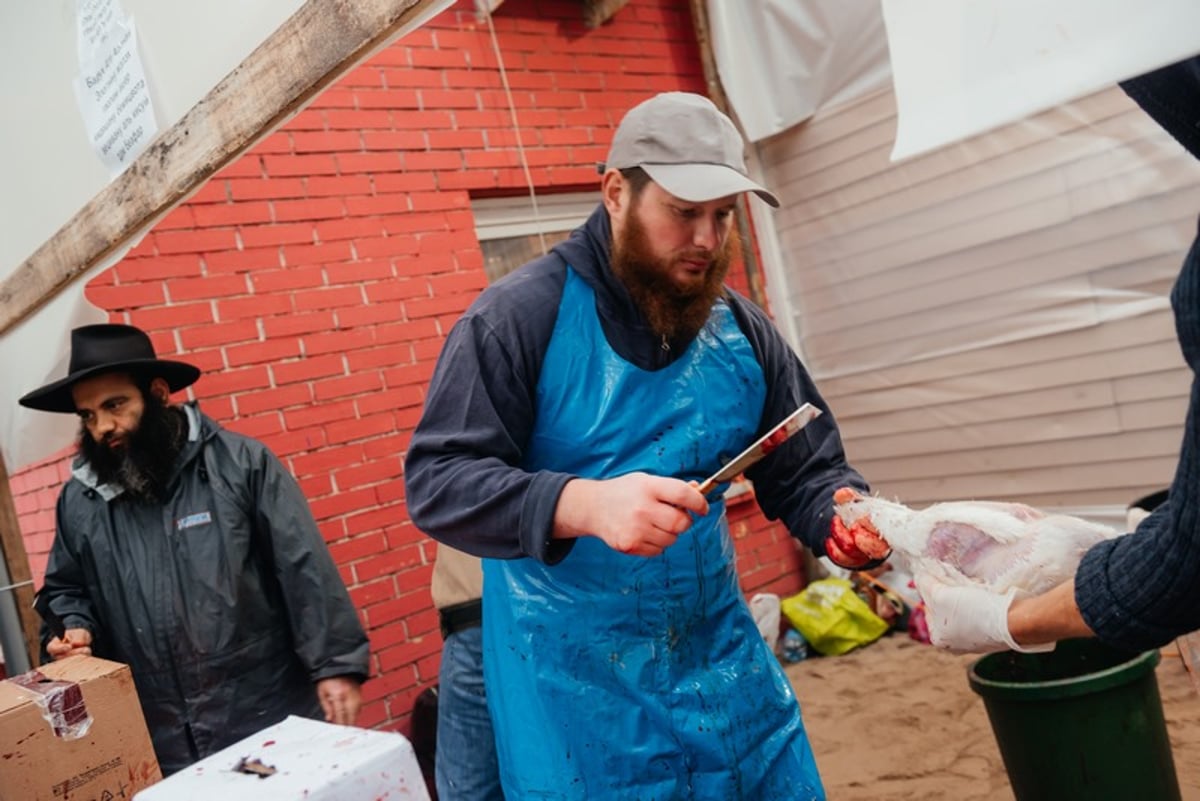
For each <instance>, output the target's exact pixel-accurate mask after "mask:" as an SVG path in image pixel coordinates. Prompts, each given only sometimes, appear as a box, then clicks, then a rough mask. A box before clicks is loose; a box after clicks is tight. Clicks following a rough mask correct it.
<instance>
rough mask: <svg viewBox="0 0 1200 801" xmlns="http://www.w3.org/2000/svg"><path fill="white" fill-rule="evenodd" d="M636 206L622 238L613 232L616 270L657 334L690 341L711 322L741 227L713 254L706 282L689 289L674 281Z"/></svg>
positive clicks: (668, 266)
mask: <svg viewBox="0 0 1200 801" xmlns="http://www.w3.org/2000/svg"><path fill="white" fill-rule="evenodd" d="M634 211H636V209H630V214H629V215H628V216H627V217H626V218H625V227H624V230H623V231H622V235H621V237H620V239H617V238H615V237H614V241H613V247H612V268H613V272H614V273H616V275H617V277H618V278H620V279H621V281H622V282H623V283H624V284H625V288H626V289H628V290H629V296H630V297H631V298H632V299H633V302H634V304H635V305H636V306H637V307H638V310H639V311H641V313H642V315H643V316H644V317H645V318H646V322H647V323H648V324H649V325H650V328H651V329H652V330H653V331H654V333H655V334H657V335H658V336H661V337H664V338H665V339H666V340H667V341H669V342H672V343H675V342H690V341H691V340H692V339H693V338H695V336H696V335H697V334H698V333H700V329H702V328H703V327H704V324H705V323H707V322H708V317H709V315H710V314H712V307H713V304H714V303H716V301H717V299H718V298H720V297H721V296H722V295H723V294H724V292H725V276H726V275H728V274H729V265H730V262H731V260H732V255H731V254H732V253H733V245H734V242H735V241H736V237H737V232H736V231H735V232H731V233H730V235H729V237H728V238H727V239H726V240H725V243H724V245H723V246H722V247H721V249H720V250H719V251H718V252H717V253H716V254H714V256H713V260H712V265H711V266H710V267H709V269H708V273H707V274H706V275H705V276H704V282H703V283H702V284H700V285H699V286H698V287H696V288H694V289H693V288H684V287H680V286H679V285H677V284H676V283H675V282H674V281H672V280H671V277H670V267H671V265H669V264H663V263H662V261H661V260H660V259H658V258H656V257H655V256H654V252H653V250H652V249H651V248H650V239H649V235H648V234H647V233H646V229H645V227H644V226H643V225H642V223H641V221H640V220H639V219H638V218H637V215H636V214H634V213H633V212H634Z"/></svg>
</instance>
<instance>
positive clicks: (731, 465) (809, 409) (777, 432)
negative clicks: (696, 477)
mask: <svg viewBox="0 0 1200 801" xmlns="http://www.w3.org/2000/svg"><path fill="white" fill-rule="evenodd" d="M820 416H821V410H820V409H818V408H817V407H816V406H813V405H812V404H811V403H805V404H804V405H802V406H801V407H800V408H799V409H797V410H796V411H794V412H792V413H791V414H789V415H788V416H787V417H785V418H783V421H782V422H780V423H779V424H778V425H776V426H775V427H774V428H772V429H771V430H770V431H768V432H767V433H765V434H763V435H762V436H761V437H759V438H758V439H756V440H755V441H754V442H753V443H752V444H751V445H750V447H748V448H746V450H744V451H742V452H741V453H739V454H738V455H737V458H735V459H733V460H732V461H730V462H727V463H726V464H725V466H724V467H722V468H721V469H720V470H718V471H717V472H715V473H713V474H712V475H711V476H709V477H708V478H706V479H704V483H702V484H701V485H700V492H701V494H703V495H707V494H708V493H710V492H712V489H713V487H715V486H716V485H718V484H720V483H722V482H724V481H731V480H732V479H733V478H734V477H736V476H737V475H738V474H740V473H744V472H746V469H747V468H749V467H750V466H751V465H753V464H754V463H755V462H757V461H758V460H759V459H761V458H763V457H764V456H766V455H767V454H768V453H770V452H771V451H773V450H775V449H776V448H778V447H779V446H780V445H782V444H783V443H784V442H787V441H788V440H789V439H791V438H792V436H793V435H794V434H795V433H796V432H797V431H799V430H800V429H802V428H804V427H805V426H806V425H808V424H809V423H811V422H812V421H813V420H815V419H816V418H818V417H820Z"/></svg>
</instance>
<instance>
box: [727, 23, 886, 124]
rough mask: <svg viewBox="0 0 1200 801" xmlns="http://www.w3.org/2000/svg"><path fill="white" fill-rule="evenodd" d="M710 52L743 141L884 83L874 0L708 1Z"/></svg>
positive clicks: (883, 51) (881, 34)
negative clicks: (869, 0) (711, 49)
mask: <svg viewBox="0 0 1200 801" xmlns="http://www.w3.org/2000/svg"><path fill="white" fill-rule="evenodd" d="M708 17H709V27H710V28H711V32H712V48H713V55H714V57H715V59H716V63H717V71H718V72H719V73H720V76H721V82H722V84H723V85H724V87H725V93H726V95H727V96H728V97H729V102H730V103H731V104H732V106H733V109H734V112H735V113H736V115H737V118H738V120H739V122H741V124H742V130H743V131H744V132H745V134H746V136H747V137H748V138H749V139H750V140H751V141H758V140H761V139H765V138H767V137H769V136H773V135H774V134H777V133H780V132H781V131H785V130H787V129H788V128H790V127H792V126H793V125H796V124H797V123H799V122H803V121H804V120H806V119H808V118H809V117H810V116H812V115H813V114H815V113H816V112H817V111H818V110H820V109H822V108H826V107H829V106H835V105H838V104H839V103H845V102H847V101H850V100H853V99H855V98H857V97H861V96H862V95H864V94H867V93H869V92H872V91H875V90H877V89H880V88H882V87H884V86H886V85H887V84H888V81H889V80H890V78H891V70H890V67H889V66H888V52H887V39H886V36H885V34H884V27H883V17H882V15H881V13H880V10H879V4H878V3H874V2H871V3H858V2H855V3H847V2H845V0H806V2H803V3H797V2H796V0H708Z"/></svg>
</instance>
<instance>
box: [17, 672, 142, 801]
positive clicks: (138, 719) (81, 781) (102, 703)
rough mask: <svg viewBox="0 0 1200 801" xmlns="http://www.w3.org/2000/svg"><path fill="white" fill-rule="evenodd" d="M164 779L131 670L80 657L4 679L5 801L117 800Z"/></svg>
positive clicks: (126, 797) (131, 795)
mask: <svg viewBox="0 0 1200 801" xmlns="http://www.w3.org/2000/svg"><path fill="white" fill-rule="evenodd" d="M161 778H162V773H161V772H160V771H159V768H158V760H156V759H155V758H154V749H153V747H152V746H151V744H150V734H149V733H148V732H147V731H146V722H145V720H144V719H143V718H142V707H141V705H140V704H139V703H138V699H137V693H136V692H135V690H134V687H133V676H132V675H131V674H130V672H129V667H128V666H127V665H122V664H119V663H117V662H109V661H108V660H105V659H96V658H95V657H90V656H75V657H71V658H70V659H64V660H62V661H60V662H54V663H52V664H49V665H45V666H43V667H40V668H37V669H35V670H31V671H29V672H28V673H22V674H21V675H19V676H13V677H12V678H10V679H7V680H5V681H2V682H0V801H92V799H114V801H118V800H119V799H130V798H132V797H133V794H134V793H136V792H138V791H139V790H142V789H144V788H146V787H149V786H150V785H151V784H154V783H155V782H157V781H159V780H160V779H161Z"/></svg>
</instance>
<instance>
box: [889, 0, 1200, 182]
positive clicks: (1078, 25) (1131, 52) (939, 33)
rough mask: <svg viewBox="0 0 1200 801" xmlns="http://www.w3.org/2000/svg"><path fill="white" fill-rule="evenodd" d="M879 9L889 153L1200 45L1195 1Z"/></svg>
mask: <svg viewBox="0 0 1200 801" xmlns="http://www.w3.org/2000/svg"><path fill="white" fill-rule="evenodd" d="M883 16H884V20H885V22H886V26H887V38H888V46H889V49H890V52H891V60H892V72H893V77H894V81H895V88H896V104H897V106H898V114H899V124H898V130H897V133H896V143H895V148H894V150H893V151H892V158H893V159H900V158H904V157H907V156H912V155H915V154H917V153H923V152H926V151H929V150H932V149H934V148H937V147H940V146H942V145H945V144H948V143H950V142H955V141H958V140H960V139H965V138H967V137H970V136H974V135H975V134H979V133H983V132H984V131H988V130H991V129H993V128H996V127H999V126H1000V125H1003V124H1005V123H1008V122H1013V121H1015V120H1019V119H1022V118H1024V117H1028V116H1030V115H1032V114H1035V113H1037V112H1039V111H1043V110H1045V109H1048V108H1052V107H1054V106H1057V105H1060V104H1062V103H1065V102H1068V101H1070V100H1074V99H1075V98H1078V97H1081V96H1083V95H1086V94H1090V93H1092V92H1095V91H1098V90H1100V89H1103V88H1105V87H1109V86H1112V85H1113V84H1115V83H1117V82H1118V81H1121V80H1124V79H1126V78H1131V77H1133V76H1135V75H1140V74H1142V73H1143V72H1148V71H1150V70H1152V69H1156V68H1158V67H1162V66H1165V65H1167V64H1171V63H1173V62H1176V61H1180V60H1182V59H1184V58H1187V57H1189V56H1193V55H1195V54H1196V53H1200V2H1197V0H1138V2H1136V3H1134V2H1130V0H883Z"/></svg>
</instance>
